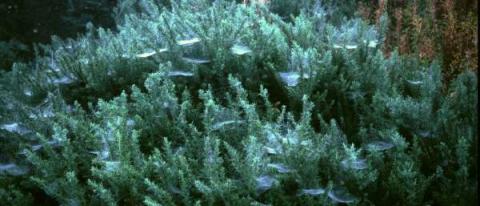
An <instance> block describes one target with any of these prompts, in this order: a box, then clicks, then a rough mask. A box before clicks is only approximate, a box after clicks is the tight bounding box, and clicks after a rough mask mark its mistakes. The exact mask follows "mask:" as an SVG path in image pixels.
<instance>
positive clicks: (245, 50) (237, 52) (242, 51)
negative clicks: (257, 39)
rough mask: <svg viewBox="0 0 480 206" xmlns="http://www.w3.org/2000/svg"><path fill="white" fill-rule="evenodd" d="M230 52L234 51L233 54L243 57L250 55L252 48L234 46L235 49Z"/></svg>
mask: <svg viewBox="0 0 480 206" xmlns="http://www.w3.org/2000/svg"><path fill="white" fill-rule="evenodd" d="M230 50H231V51H232V53H233V54H235V55H239V56H242V55H245V54H248V53H251V52H252V50H251V49H250V48H248V47H247V46H243V45H239V44H235V45H233V47H232V48H230Z"/></svg>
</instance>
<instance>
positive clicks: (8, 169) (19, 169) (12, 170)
mask: <svg viewBox="0 0 480 206" xmlns="http://www.w3.org/2000/svg"><path fill="white" fill-rule="evenodd" d="M29 171H30V170H29V168H28V167H24V166H18V165H17V164H14V163H7V164H0V174H8V175H11V176H21V175H25V174H27V173H28V172H29Z"/></svg>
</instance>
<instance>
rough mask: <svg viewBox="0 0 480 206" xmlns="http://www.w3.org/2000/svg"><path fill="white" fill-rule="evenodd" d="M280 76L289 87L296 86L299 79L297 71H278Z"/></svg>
mask: <svg viewBox="0 0 480 206" xmlns="http://www.w3.org/2000/svg"><path fill="white" fill-rule="evenodd" d="M279 75H280V78H281V79H282V81H283V82H284V83H285V84H287V86H289V87H294V86H297V85H298V83H299V79H300V74H298V72H280V73H279Z"/></svg>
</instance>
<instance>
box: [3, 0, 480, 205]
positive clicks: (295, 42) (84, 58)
mask: <svg viewBox="0 0 480 206" xmlns="http://www.w3.org/2000/svg"><path fill="white" fill-rule="evenodd" d="M279 2H281V3H283V4H289V3H288V2H287V1H279ZM301 3H308V2H307V1H305V2H303V1H302V2H301ZM301 3H299V4H295V6H296V7H291V8H292V9H297V8H299V9H298V10H297V11H282V12H287V13H288V14H291V15H289V16H290V17H289V18H287V19H286V18H284V16H285V15H284V13H282V12H278V11H277V10H275V6H276V5H280V4H275V1H271V2H269V3H268V4H266V5H263V4H255V3H251V4H239V3H237V2H230V1H208V0H189V1H187V0H184V1H178V2H177V1H171V2H168V3H164V2H160V1H153V0H152V1H150V0H144V1H139V2H137V4H132V5H136V6H137V8H132V9H130V10H128V9H124V10H123V11H120V10H117V12H119V14H120V13H121V12H125V13H126V14H127V15H126V16H125V18H124V19H123V20H121V23H120V24H119V25H118V28H117V30H118V31H117V32H112V31H109V30H105V29H101V28H99V29H95V28H93V27H90V29H89V31H88V32H87V33H86V34H85V35H84V36H81V37H79V38H78V39H75V40H71V39H70V40H61V39H58V38H56V39H54V40H53V41H52V44H51V45H48V46H44V47H43V48H42V50H41V51H39V56H38V57H37V58H36V59H35V61H34V62H32V63H31V64H20V63H17V64H15V65H14V67H13V68H12V71H11V72H8V73H5V74H3V76H2V77H1V82H2V84H1V93H0V95H1V98H0V99H1V101H2V103H3V106H2V107H0V108H1V110H0V112H1V116H0V118H1V121H2V125H1V129H0V134H1V136H0V138H1V140H2V145H1V146H0V149H1V150H2V153H1V156H0V157H1V160H2V163H1V164H0V185H1V189H0V199H1V200H2V204H5V205H33V204H35V205H42V204H43V205H142V204H144V205H335V204H342V203H346V204H358V205H372V204H374V205H387V204H392V205H425V204H430V205H452V204H458V205H469V204H472V203H475V202H477V201H478V200H477V196H476V193H477V184H478V183H477V177H476V174H477V169H476V168H477V149H476V147H475V145H476V144H477V143H478V134H477V127H476V125H477V122H478V119H477V112H478V111H477V104H478V102H477V101H478V100H477V98H478V97H477V92H478V90H477V86H476V85H477V76H476V74H474V73H471V72H465V73H462V74H460V75H459V76H458V78H457V79H455V80H454V81H452V83H451V84H450V85H449V87H448V89H447V90H443V89H442V67H441V65H440V64H439V63H437V62H435V61H434V62H433V63H432V64H426V63H424V62H422V61H421V60H419V59H417V58H414V57H405V56H401V55H399V54H398V52H393V53H392V54H391V55H389V57H385V55H384V54H383V52H382V51H381V49H380V48H381V46H382V44H383V43H382V42H383V40H384V39H385V30H384V29H377V28H376V27H375V26H373V25H368V24H367V23H365V22H364V21H362V20H361V19H357V18H341V16H342V15H343V14H341V13H338V14H337V13H335V12H332V9H333V10H335V9H339V8H342V7H340V6H338V7H337V6H330V7H331V8H330V7H329V6H322V5H321V4H319V3H318V2H313V3H314V4H312V5H315V6H312V7H310V6H309V7H308V9H306V7H303V6H304V5H303V4H301ZM330 5H334V4H330ZM119 8H120V7H119ZM277 8H280V7H277ZM301 8H304V9H301ZM290 12H291V13H290ZM335 15H340V16H335ZM386 23H387V22H386V21H385V22H382V24H386ZM386 26H388V25H381V28H385V27H386Z"/></svg>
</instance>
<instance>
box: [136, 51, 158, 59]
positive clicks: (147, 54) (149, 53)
mask: <svg viewBox="0 0 480 206" xmlns="http://www.w3.org/2000/svg"><path fill="white" fill-rule="evenodd" d="M156 53H157V52H156V51H150V52H145V53H141V54H137V55H135V56H136V57H138V58H148V57H151V56H153V55H155V54H156Z"/></svg>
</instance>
